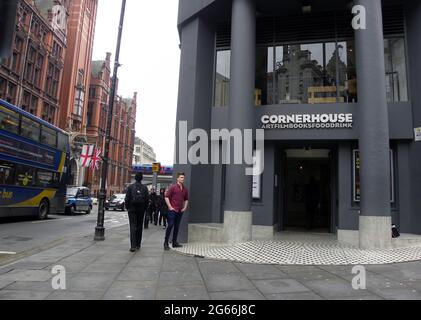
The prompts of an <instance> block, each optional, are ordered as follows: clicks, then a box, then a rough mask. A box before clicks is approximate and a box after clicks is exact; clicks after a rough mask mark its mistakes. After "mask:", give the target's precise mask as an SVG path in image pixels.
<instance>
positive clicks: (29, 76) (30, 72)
mask: <svg viewBox="0 0 421 320" xmlns="http://www.w3.org/2000/svg"><path fill="white" fill-rule="evenodd" d="M35 57H36V51H35V49H34V48H33V47H32V46H30V47H29V49H28V57H27V62H26V69H25V79H26V80H27V81H28V82H30V83H32V82H33V76H34V65H35Z"/></svg>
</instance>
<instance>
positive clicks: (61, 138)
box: [57, 132, 69, 152]
mask: <svg viewBox="0 0 421 320" xmlns="http://www.w3.org/2000/svg"><path fill="white" fill-rule="evenodd" d="M68 148H69V136H68V135H67V134H63V133H61V132H59V133H58V143H57V149H59V150H60V151H63V152H67V150H68Z"/></svg>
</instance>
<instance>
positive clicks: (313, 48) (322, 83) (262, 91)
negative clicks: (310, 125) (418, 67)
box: [214, 38, 408, 107]
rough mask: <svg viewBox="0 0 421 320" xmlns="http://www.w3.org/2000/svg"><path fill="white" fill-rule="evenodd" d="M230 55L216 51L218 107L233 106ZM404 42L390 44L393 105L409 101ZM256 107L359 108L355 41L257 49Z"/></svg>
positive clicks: (387, 47)
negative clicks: (335, 105)
mask: <svg viewBox="0 0 421 320" xmlns="http://www.w3.org/2000/svg"><path fill="white" fill-rule="evenodd" d="M230 55H231V51H230V50H222V51H217V61H216V76H215V97H214V103H215V106H218V107H220V106H228V105H229V94H230ZM405 57H406V56H405V41H404V38H390V39H386V40H385V64H386V91H387V100H388V102H399V101H408V83H407V73H406V58H405ZM254 95H255V105H256V106H261V105H271V104H323V103H356V102H358V93H357V74H356V63H355V44H354V41H353V40H346V41H338V42H323V43H309V44H288V45H281V46H258V47H257V48H256V80H255V92H254Z"/></svg>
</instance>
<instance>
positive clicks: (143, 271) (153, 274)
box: [117, 267, 159, 281]
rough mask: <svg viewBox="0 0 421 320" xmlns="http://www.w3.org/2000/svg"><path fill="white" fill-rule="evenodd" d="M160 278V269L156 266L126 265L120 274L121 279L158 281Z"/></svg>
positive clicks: (119, 278)
mask: <svg viewBox="0 0 421 320" xmlns="http://www.w3.org/2000/svg"><path fill="white" fill-rule="evenodd" d="M158 278H159V269H158V268H155V267H142V268H140V267H126V268H125V269H123V271H122V272H121V273H120V274H119V276H118V278H117V280H119V281H131V280H134V281H154V280H155V281H156V280H158Z"/></svg>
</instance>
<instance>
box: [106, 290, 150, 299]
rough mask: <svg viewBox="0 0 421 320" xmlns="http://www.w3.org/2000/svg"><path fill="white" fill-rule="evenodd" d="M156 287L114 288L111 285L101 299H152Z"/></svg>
mask: <svg viewBox="0 0 421 320" xmlns="http://www.w3.org/2000/svg"><path fill="white" fill-rule="evenodd" d="M156 290H157V289H156V287H152V288H115V287H111V288H110V289H109V290H108V291H107V292H106V293H105V295H104V297H103V298H102V299H103V300H154V299H155V295H156Z"/></svg>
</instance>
